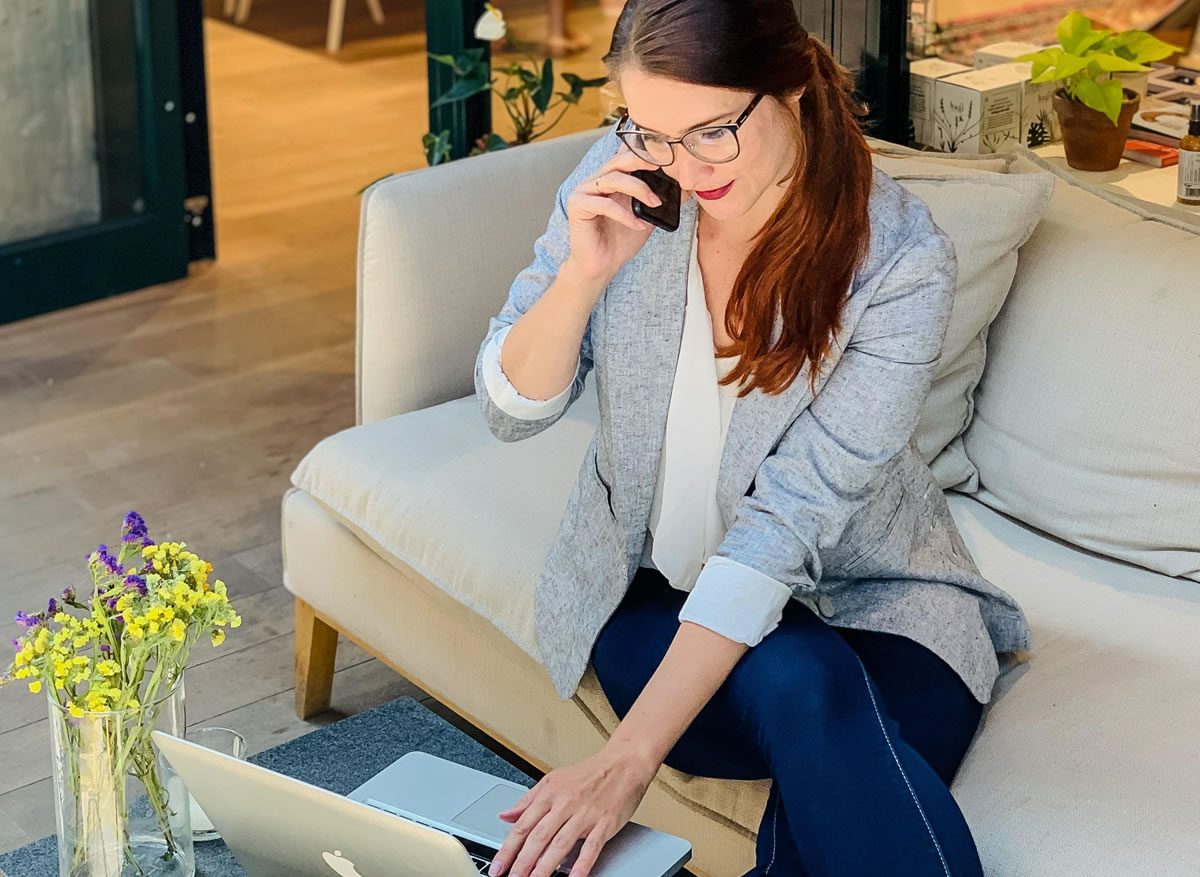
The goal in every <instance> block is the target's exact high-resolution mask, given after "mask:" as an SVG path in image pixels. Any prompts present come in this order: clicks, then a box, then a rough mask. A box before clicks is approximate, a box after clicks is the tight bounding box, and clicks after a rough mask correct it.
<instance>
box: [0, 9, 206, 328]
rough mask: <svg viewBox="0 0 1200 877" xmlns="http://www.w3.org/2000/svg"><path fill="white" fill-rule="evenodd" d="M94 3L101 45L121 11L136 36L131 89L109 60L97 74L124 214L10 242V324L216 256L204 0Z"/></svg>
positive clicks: (109, 202)
mask: <svg viewBox="0 0 1200 877" xmlns="http://www.w3.org/2000/svg"><path fill="white" fill-rule="evenodd" d="M92 3H93V8H94V12H93V15H92V26H93V33H92V39H93V43H94V44H101V43H103V42H104V40H105V36H106V32H105V31H106V27H108V26H110V25H108V24H107V22H111V21H113V18H114V9H115V10H116V13H115V18H116V19H117V20H116V23H115V24H114V25H111V26H114V27H126V28H128V27H132V28H133V29H134V35H135V55H136V59H135V65H134V69H135V71H136V73H135V80H136V81H135V82H134V83H133V84H132V92H131V88H130V83H129V82H128V81H127V80H126V81H121V78H120V75H116V74H114V75H112V76H106V75H105V74H106V68H105V65H104V63H103V56H102V55H99V54H98V58H100V61H99V63H98V66H97V68H96V73H97V77H96V78H97V86H96V96H95V100H96V106H97V114H96V115H97V120H98V129H97V142H96V152H97V157H98V160H99V161H100V163H101V179H102V180H104V183H103V184H102V190H101V203H102V204H103V205H105V206H106V207H111V206H113V205H118V204H119V205H122V209H121V211H120V213H119V214H118V215H117V216H115V217H113V216H110V218H107V219H105V218H102V219H101V220H100V221H99V222H97V223H94V224H91V225H85V226H81V227H78V228H72V229H67V230H64V231H58V232H54V233H51V234H47V235H43V236H41V237H37V238H32V239H28V240H24V241H15V242H12V243H8V244H0V323H3V322H10V321H12V320H18V319H22V318H24V317H29V316H33V315H35V314H41V313H46V312H48V311H54V310H58V309H60V308H64V307H68V306H70V305H74V304H79V303H81V302H85V301H91V300H93V299H98V298H105V297H107V296H111V295H116V294H118V293H122V292H128V291H130V290H134V289H141V288H143V287H146V286H151V285H153V284H156V283H163V282H166V281H170V280H175V279H178V278H180V277H184V276H186V275H187V267H188V262H189V260H190V259H192V258H203V257H211V256H213V255H214V254H215V246H214V234H213V221H212V186H211V181H210V174H209V167H208V123H207V118H208V114H207V100H206V97H205V88H204V68H203V57H204V48H203V34H202V31H201V19H200V12H201V0H177V5H176V4H173V3H163V2H160V0H92ZM101 8H103V11H104V13H105V14H104V15H101V14H100V11H101ZM122 75H123V74H122ZM131 93H132V94H134V95H136V98H135V99H133V100H131V99H130V95H131ZM185 119H186V120H188V121H185ZM110 171H112V172H110ZM131 177H132V178H133V179H134V180H136V184H134V185H127V183H128V181H129V180H130V178H131ZM122 186H125V188H121V187H122ZM189 197H191V198H193V199H194V200H192V201H190V202H189V201H188V199H189ZM130 199H133V200H134V201H135V202H136V207H133V208H132V210H131V209H130V204H131V201H130ZM185 202H186V203H189V204H190V205H191V207H192V208H193V209H192V210H191V211H189V209H188V208H187V207H186V206H185ZM105 212H107V211H105ZM103 215H104V212H102V216H103ZM197 220H198V221H197Z"/></svg>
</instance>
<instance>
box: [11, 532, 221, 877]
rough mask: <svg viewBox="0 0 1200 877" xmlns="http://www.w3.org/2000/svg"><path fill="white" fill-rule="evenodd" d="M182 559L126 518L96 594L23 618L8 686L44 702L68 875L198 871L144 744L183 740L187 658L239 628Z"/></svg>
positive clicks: (205, 572)
mask: <svg viewBox="0 0 1200 877" xmlns="http://www.w3.org/2000/svg"><path fill="white" fill-rule="evenodd" d="M186 549H187V546H186V543H183V542H165V543H160V544H156V543H154V542H153V541H152V540H151V539H150V537H149V535H148V533H147V528H146V523H145V521H144V520H143V519H142V518H141V516H140V515H138V514H137V512H130V513H129V514H128V515H126V516H125V521H124V526H123V527H122V532H121V544H120V547H119V548H117V549H116V550H115V551H112V550H110V549H109V548H108V546H107V545H100V546H99V547H97V549H96V550H95V551H93V552H92V553H91V554H90V555H88V568H89V571H90V573H91V585H90V588H88V589H86V590H84V589H80V590H76V589H75V588H70V587H68V588H67V589H66V590H64V591H63V592H62V595H61V596H60V597H56V598H53V599H51V600H50V601H49V603H48V604H47V607H46V609H45V610H44V611H41V612H38V613H36V614H33V615H29V614H27V613H24V612H19V613H17V616H16V623H17V627H18V629H19V630H20V631H21V635H20V636H19V637H18V638H17V639H15V640H13V646H14V647H15V649H16V655H15V656H14V658H13V661H12V663H11V664H10V665H9V667H8V669H7V670H6V671H5V673H4V674H3V675H2V676H0V685H3V684H7V683H10V682H15V681H17V680H22V681H24V682H25V683H26V684H28V686H29V689H30V691H32V692H33V693H34V694H38V693H42V694H43V695H44V696H45V698H46V700H47V707H48V711H49V716H50V731H51V738H52V750H53V768H54V787H55V805H56V812H55V815H56V817H57V824H58V850H59V873H60V875H62V877H126V875H138V877H141V875H180V877H190V875H192V874H193V873H194V872H195V862H194V859H193V856H192V840H191V826H190V822H189V812H188V806H187V805H188V796H187V793H186V789H185V788H184V786H183V783H182V782H181V780H180V779H179V778H178V777H177V776H175V775H174V774H173V772H172V771H171V770H170V769H169V766H168V765H167V764H166V762H165V761H163V760H162V759H161V758H160V757H159V755H158V753H157V750H155V748H154V746H153V744H152V741H151V736H150V735H151V732H152V731H154V730H155V729H160V730H164V731H167V732H168V733H172V734H175V735H177V736H182V735H183V733H184V725H185V722H184V697H183V691H184V689H183V676H184V667H185V666H186V664H187V660H188V656H189V654H190V653H191V650H192V647H193V646H194V645H195V644H196V643H197V642H198V641H199V640H200V639H202V638H207V639H208V640H209V641H210V642H211V643H212V644H213V645H214V646H216V645H220V644H221V642H222V641H223V640H224V639H225V633H224V628H225V627H230V628H234V627H238V626H239V625H240V624H241V619H240V618H239V617H238V615H237V613H236V612H235V611H234V610H233V607H232V606H231V605H230V603H229V599H228V597H227V595H226V591H225V584H224V582H221V581H220V580H217V581H214V582H209V574H210V573H211V572H212V564H210V563H208V562H206V561H204V560H202V559H200V558H199V557H197V556H196V555H195V554H194V553H192V552H190V551H188V550H186ZM72 610H75V611H74V612H73V611H72Z"/></svg>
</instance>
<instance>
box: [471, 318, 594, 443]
mask: <svg viewBox="0 0 1200 877" xmlns="http://www.w3.org/2000/svg"><path fill="white" fill-rule="evenodd" d="M511 328H512V326H505V327H504V328H503V329H501V330H500V331H498V332H497V333H496V334H495V335H493V336H492V338H491V340H490V341H489V342H488V345H487V347H486V348H485V349H484V351H483V359H482V361H481V368H482V371H483V381H484V385H485V386H486V387H487V392H488V395H489V396H490V397H491V399H492V402H494V403H495V404H496V407H497V408H499V409H500V410H501V411H503V412H504V413H505V414H507V415H508V416H509V417H515V418H517V419H518V420H541V419H542V418H545V417H552V416H553V415H555V414H558V413H559V412H560V411H562V410H564V409H565V408H566V407H567V403H568V402H569V401H570V398H571V384H567V385H566V386H565V387H564V388H563V389H562V391H561V392H560V393H558V395H556V396H552V397H550V398H549V399H530V398H528V397H527V396H522V395H521V394H520V392H518V390H517V388H516V387H514V386H513V385H512V382H511V381H510V380H509V379H508V376H507V375H506V374H504V369H503V367H502V366H501V363H500V353H501V350H502V348H503V347H504V339H505V338H506V337H507V336H508V330H509V329H511ZM575 371H576V373H577V374H578V372H579V363H578V362H576V365H575Z"/></svg>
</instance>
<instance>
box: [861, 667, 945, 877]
mask: <svg viewBox="0 0 1200 877" xmlns="http://www.w3.org/2000/svg"><path fill="white" fill-rule="evenodd" d="M858 664H859V667H860V668H861V669H862V673H863V679H864V681H865V682H866V683H867V695H868V696H869V697H870V698H871V706H872V707H873V708H874V710H875V719H876V721H878V722H879V730H880V731H882V732H883V739H884V742H886V743H887V745H888V750H889V751H890V752H891V753H892V760H893V761H894V762H896V767H897V768H898V769H899V771H900V777H901V778H902V779H903V780H904V785H905V786H907V787H908V794H909V795H910V796H911V797H912V800H913V803H914V804H916V805H917V812H918V813H919V814H921V821H922V822H924V823H925V830H926V831H928V832H929V839H930V840H932V841H933V848H934V849H935V850H937V854H938V858H939V859H940V860H941V862H942V870H943V871H945V872H946V877H951V874H950V866H949V865H947V864H946V857H945V855H943V854H942V845H941V844H940V843H938V839H937V835H935V834H934V833H933V826H932V825H930V824H929V819H928V817H926V815H925V808H923V807H922V806H921V802H920V800H919V799H918V798H917V793H916V791H915V790H914V789H913V787H912V783H911V782H909V779H908V774H907V773H905V771H904V765H902V764H901V763H900V756H898V755H897V754H896V750H895V748H894V747H893V746H892V739H891V738H890V737H889V736H888V733H887V728H885V727H884V725H883V716H882V715H880V713H879V704H878V703H877V702H876V701H875V692H873V691H872V690H871V677H870V676H868V675H867V668H866V666H864V665H863V663H862V660H861V659H860V660H859V662H858Z"/></svg>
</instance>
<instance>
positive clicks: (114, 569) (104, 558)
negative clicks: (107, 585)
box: [93, 545, 123, 576]
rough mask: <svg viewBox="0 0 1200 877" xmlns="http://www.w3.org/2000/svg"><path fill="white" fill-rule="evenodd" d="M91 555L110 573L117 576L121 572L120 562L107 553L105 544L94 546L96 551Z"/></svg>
mask: <svg viewBox="0 0 1200 877" xmlns="http://www.w3.org/2000/svg"><path fill="white" fill-rule="evenodd" d="M93 556H94V557H95V559H96V560H97V561H98V562H99V563H100V564H101V565H102V566H103V567H104V568H105V569H107V570H108V571H109V573H111V574H112V575H114V576H119V575H120V574H121V573H122V572H123V570H122V569H121V564H120V563H118V562H117V559H116V558H115V557H114V556H113V555H111V554H109V553H108V546H107V545H98V546H96V552H95V554H94V555H93Z"/></svg>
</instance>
